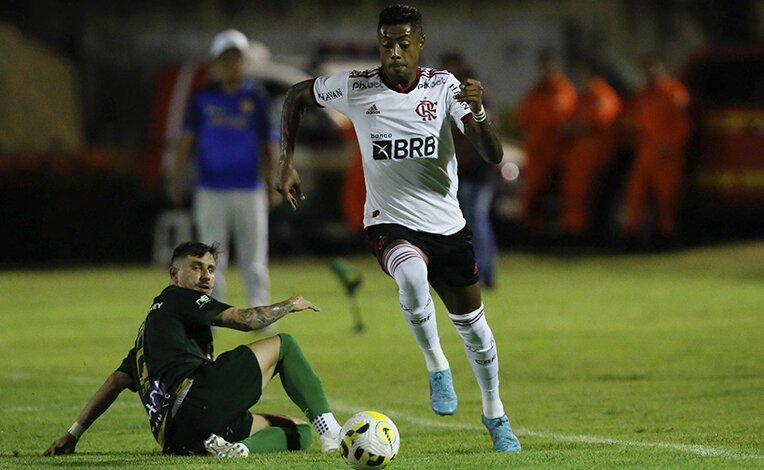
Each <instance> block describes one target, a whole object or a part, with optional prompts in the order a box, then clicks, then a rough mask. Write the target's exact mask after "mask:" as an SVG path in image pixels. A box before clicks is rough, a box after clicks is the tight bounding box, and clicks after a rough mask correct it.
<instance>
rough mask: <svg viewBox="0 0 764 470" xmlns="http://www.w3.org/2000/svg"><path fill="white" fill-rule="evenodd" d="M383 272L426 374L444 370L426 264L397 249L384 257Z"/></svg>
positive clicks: (414, 254)
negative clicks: (393, 286) (392, 281)
mask: <svg viewBox="0 0 764 470" xmlns="http://www.w3.org/2000/svg"><path fill="white" fill-rule="evenodd" d="M385 268H386V269H387V272H388V273H389V274H390V275H391V276H392V277H393V279H395V282H396V283H397V284H398V300H399V301H400V305H401V310H402V311H403V316H404V317H405V318H406V321H407V322H408V324H409V328H410V329H411V332H412V333H414V338H415V339H416V342H417V344H418V345H419V348H420V349H421V350H422V353H423V354H424V360H425V363H426V364H427V370H428V371H434V370H443V369H448V359H446V356H445V355H444V354H443V349H441V347H440V338H439V337H438V324H437V321H436V319H435V305H434V304H433V302H432V297H430V287H429V284H428V281H427V264H426V263H425V262H424V259H422V255H421V254H420V253H419V252H418V251H417V250H416V249H415V248H414V247H413V246H411V245H406V244H404V245H398V246H396V247H395V248H393V249H392V250H390V252H389V253H388V254H387V258H386V259H385Z"/></svg>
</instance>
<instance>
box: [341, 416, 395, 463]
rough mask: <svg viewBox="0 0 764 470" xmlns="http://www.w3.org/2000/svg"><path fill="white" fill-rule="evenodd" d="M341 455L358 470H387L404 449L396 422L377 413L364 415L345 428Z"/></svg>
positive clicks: (351, 419) (343, 429)
mask: <svg viewBox="0 0 764 470" xmlns="http://www.w3.org/2000/svg"><path fill="white" fill-rule="evenodd" d="M340 438H341V440H340V454H342V458H344V459H345V461H346V462H347V463H348V465H350V466H351V467H353V468H355V469H356V470H363V469H372V468H384V467H386V466H387V465H389V464H390V463H391V462H392V461H393V459H394V458H395V456H396V455H398V449H399V448H400V446H401V437H400V435H399V434H398V428H396V427H395V423H393V420H391V419H390V418H388V417H387V416H385V415H383V414H382V413H379V412H376V411H361V412H360V413H356V414H354V415H353V416H351V417H350V419H348V420H347V421H346V422H345V425H344V426H342V431H341V434H340Z"/></svg>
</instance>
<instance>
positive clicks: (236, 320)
mask: <svg viewBox="0 0 764 470" xmlns="http://www.w3.org/2000/svg"><path fill="white" fill-rule="evenodd" d="M306 309H310V310H313V311H314V312H318V311H320V310H321V309H320V308H318V307H317V306H315V305H314V304H313V302H311V301H309V300H307V299H305V298H304V297H303V296H301V295H296V296H294V297H290V298H288V299H287V300H285V301H283V302H279V303H275V304H273V305H268V306H264V307H252V308H236V307H231V308H228V309H226V310H224V311H223V312H222V313H220V315H218V316H217V318H215V322H214V324H215V325H216V326H225V327H227V328H233V329H234V330H241V331H252V330H259V329H260V328H264V327H266V326H268V325H270V324H271V323H274V322H276V321H278V320H279V319H280V318H282V317H283V316H285V315H286V314H288V313H291V312H299V311H301V310H306Z"/></svg>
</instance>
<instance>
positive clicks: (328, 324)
mask: <svg viewBox="0 0 764 470" xmlns="http://www.w3.org/2000/svg"><path fill="white" fill-rule="evenodd" d="M351 262H353V263H354V264H356V265H357V266H358V267H359V268H360V269H361V270H362V271H363V273H364V276H365V283H364V285H363V287H362V289H361V291H360V303H361V309H362V311H363V316H364V319H365V321H366V325H367V329H366V331H365V332H364V333H362V334H355V333H353V331H352V325H353V323H352V320H351V317H350V315H349V313H348V312H349V304H348V301H347V299H346V298H345V296H344V294H343V292H342V290H341V288H340V285H339V283H338V281H337V280H336V279H335V278H334V277H333V275H332V274H331V272H330V271H329V269H328V260H322V259H317V260H302V261H297V260H293V261H292V260H290V261H276V262H274V263H273V264H272V266H271V273H272V284H273V298H274V300H281V299H282V298H285V297H287V296H289V295H292V294H298V293H299V294H302V295H304V296H306V297H307V298H309V299H311V300H313V301H314V302H315V303H316V304H318V305H319V306H320V307H321V308H322V311H321V312H320V313H312V312H302V313H297V314H293V315H291V316H289V317H286V318H285V319H283V320H282V321H281V322H280V323H278V330H279V331H286V332H290V333H292V334H294V336H295V337H296V338H297V339H298V341H299V342H300V344H301V345H302V347H303V349H304V350H305V351H306V353H307V355H308V357H309V358H310V359H311V361H312V362H313V365H314V367H315V368H316V369H317V370H318V372H319V374H320V375H321V377H322V379H323V381H324V385H325V388H326V389H327V392H328V394H329V398H330V402H331V403H332V404H333V406H334V408H335V412H336V414H337V417H338V419H339V420H340V421H343V420H345V419H347V418H348V417H350V415H351V414H353V413H354V412H355V411H360V410H363V409H373V410H378V411H382V412H384V413H386V414H388V415H389V416H390V417H392V418H393V420H394V421H395V422H396V424H397V426H398V428H399V430H400V432H401V435H402V445H401V451H400V454H399V455H398V458H397V459H396V461H395V462H394V463H393V465H392V468H399V469H404V468H407V469H442V468H470V469H473V468H474V469H482V468H613V467H632V468H636V467H639V468H644V467H649V468H655V467H661V468H762V467H764V431H763V430H764V334H763V333H762V332H764V243H762V242H758V243H747V244H739V245H734V246H725V247H706V248H697V249H693V250H688V251H683V252H677V253H668V254H659V255H643V256H612V257H602V256H594V257H590V256H568V257H560V256H540V255H528V254H516V253H505V254H504V255H502V258H501V263H500V267H501V269H500V271H499V273H498V282H499V286H498V288H497V289H495V290H494V291H491V292H487V293H485V295H484V303H485V305H486V310H487V315H488V318H489V322H490V324H491V326H492V329H493V331H494V333H495V335H496V338H497V343H498V346H499V359H500V367H501V384H502V395H503V398H504V401H505V404H506V406H507V411H508V414H509V417H510V420H511V422H512V425H513V427H514V428H515V431H516V432H517V434H518V437H519V438H520V440H521V442H522V444H523V446H524V451H523V452H522V453H521V454H518V455H500V454H497V453H494V452H492V451H491V449H490V440H489V438H488V435H487V433H486V431H485V430H484V429H483V427H482V425H481V424H480V400H479V392H478V389H477V385H476V383H475V380H474V378H473V377H472V373H471V371H470V369H469V365H468V363H467V361H466V358H465V355H464V351H463V349H462V344H461V341H460V339H459V337H458V335H457V334H456V331H455V330H454V328H453V327H452V326H451V325H450V322H449V321H448V317H447V316H446V315H445V313H446V312H445V310H444V308H443V306H442V304H440V303H438V304H437V306H438V320H439V322H440V331H441V339H442V343H443V347H444V350H445V351H446V354H447V355H448V357H449V359H450V361H451V366H452V370H453V372H454V380H455V387H456V390H457V393H458V394H459V401H460V404H459V410H458V412H457V414H456V415H455V416H452V417H437V416H435V415H434V414H433V413H432V412H431V411H430V410H429V406H428V389H427V379H426V373H425V369H424V364H423V359H422V358H421V355H420V353H419V351H418V349H417V347H416V345H415V343H414V341H413V339H412V338H411V334H410V333H409V331H408V329H407V328H406V325H405V323H404V321H403V320H402V318H401V314H400V312H399V310H398V306H397V300H396V288H395V286H394V284H393V282H392V281H391V280H390V279H389V278H387V277H386V276H384V275H383V274H382V273H381V272H380V271H379V268H378V267H377V265H376V262H375V261H374V260H373V259H372V258H371V257H369V256H359V257H357V258H353V259H352V260H351ZM229 277H230V278H231V279H230V284H231V295H230V297H229V300H230V301H231V303H234V304H241V303H242V302H243V299H244V295H243V292H242V288H241V283H240V280H239V277H238V274H237V272H236V270H235V269H232V270H231V271H230V272H229ZM166 282H167V275H166V273H165V271H164V270H163V269H159V268H149V267H145V266H128V267H105V268H92V269H67V270H28V271H10V272H8V271H6V272H2V273H0V285H2V286H3V287H4V289H3V294H2V296H0V312H2V313H1V314H0V357H2V358H3V360H2V361H0V403H2V413H1V414H0V467H2V468H52V467H65V468H125V469H128V468H129V469H133V468H140V467H144V468H194V469H196V468H223V467H225V468H253V466H254V467H258V468H274V469H279V468H284V469H316V468H318V469H323V468H326V469H331V468H343V465H344V464H343V462H342V461H341V459H340V457H339V456H338V455H324V454H321V453H320V452H319V451H318V444H317V443H314V446H313V449H311V450H310V451H308V452H297V453H277V454H267V455H260V456H253V457H251V458H249V459H247V460H246V461H223V460H219V459H215V458H203V457H193V458H192V457H183V458H180V457H165V456H162V455H161V453H160V451H159V448H158V446H157V445H156V443H155V442H154V441H153V438H152V437H151V433H150V431H149V429H148V423H147V419H146V415H145V413H144V412H143V410H142V409H141V405H140V402H139V400H138V398H137V396H135V395H134V394H132V393H129V392H125V393H124V394H123V395H122V396H121V397H120V398H119V399H118V401H117V402H116V403H115V404H114V405H113V407H112V409H110V410H109V411H107V413H106V414H105V415H104V416H102V417H101V419H100V420H99V421H97V422H96V423H95V424H94V425H93V427H92V428H91V429H90V430H88V432H87V433H86V434H85V436H84V437H83V438H82V440H81V442H80V444H79V446H78V448H77V453H76V454H74V455H70V456H63V457H55V458H43V457H41V456H40V454H41V453H42V451H43V450H44V449H45V448H46V447H47V446H48V445H49V444H50V443H51V442H52V441H53V440H54V439H55V438H57V437H58V436H59V435H60V434H61V433H63V432H64V431H65V430H66V429H67V428H68V426H69V425H70V424H71V423H72V421H73V420H74V418H75V417H76V416H77V414H78V413H79V410H80V409H81V407H82V406H83V405H84V403H85V401H86V400H87V399H88V398H89V397H90V396H91V394H92V393H93V392H94V391H95V390H96V389H97V388H98V387H99V386H100V384H101V383H102V382H103V380H104V379H105V378H106V376H107V375H108V374H109V373H111V372H112V371H113V370H114V369H115V368H116V367H117V366H118V365H119V363H120V361H121V360H122V358H123V357H124V355H125V353H126V352H127V350H128V349H129V348H130V346H131V344H132V342H133V340H134V337H135V333H136V329H137V327H138V325H139V324H140V322H141V321H142V320H143V318H144V317H145V315H146V312H147V309H148V307H149V306H150V304H151V300H152V298H153V296H154V295H156V294H157V293H158V292H159V291H160V290H161V289H162V287H163V286H164V285H165V284H166ZM256 338H257V336H256V335H254V334H246V333H239V332H233V331H224V330H218V331H217V333H216V350H217V351H218V352H221V351H224V350H227V349H230V348H232V347H234V346H236V345H238V344H240V343H244V342H250V341H252V340H254V339H256ZM257 409H260V410H264V411H272V412H282V413H288V414H293V415H299V410H297V408H296V407H295V406H294V405H292V404H291V402H289V400H288V399H287V398H286V395H285V394H284V392H283V390H282V389H281V385H280V384H279V383H278V381H275V382H273V383H272V384H271V385H270V387H269V389H268V390H267V391H266V394H265V395H264V397H263V400H262V401H261V403H260V404H258V406H257Z"/></svg>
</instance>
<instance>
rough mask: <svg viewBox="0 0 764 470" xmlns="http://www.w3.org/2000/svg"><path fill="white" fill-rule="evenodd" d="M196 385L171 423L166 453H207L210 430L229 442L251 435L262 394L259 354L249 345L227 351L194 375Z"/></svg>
mask: <svg viewBox="0 0 764 470" xmlns="http://www.w3.org/2000/svg"><path fill="white" fill-rule="evenodd" d="M191 378H192V379H193V381H194V382H193V384H192V385H191V389H190V390H189V391H188V394H187V395H186V397H185V398H184V399H183V403H182V404H181V405H180V407H179V408H178V412H177V414H176V415H175V417H174V418H171V419H172V420H171V421H170V423H169V429H168V430H167V438H166V441H165V446H164V449H163V451H164V453H165V454H180V455H188V454H205V450H204V445H203V442H204V440H205V439H207V438H208V437H209V436H210V434H211V433H215V434H217V435H218V436H220V437H222V438H223V439H225V440H227V441H229V442H236V441H240V440H242V439H244V438H245V437H247V436H249V435H250V430H251V428H252V414H251V413H250V412H249V409H250V408H251V407H252V406H254V404H255V403H257V401H258V400H259V399H260V395H261V394H262V388H263V386H262V384H263V377H262V374H261V372H260V364H259V363H258V362H257V357H256V356H255V354H254V353H253V352H252V350H251V349H249V348H248V347H247V346H239V347H237V348H236V349H233V350H231V351H227V352H224V353H223V354H221V355H220V356H218V358H217V359H216V360H215V361H213V362H210V363H207V364H204V365H203V366H201V367H199V368H198V369H196V371H194V373H193V375H192V376H191Z"/></svg>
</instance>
